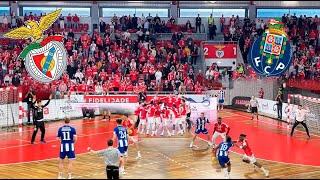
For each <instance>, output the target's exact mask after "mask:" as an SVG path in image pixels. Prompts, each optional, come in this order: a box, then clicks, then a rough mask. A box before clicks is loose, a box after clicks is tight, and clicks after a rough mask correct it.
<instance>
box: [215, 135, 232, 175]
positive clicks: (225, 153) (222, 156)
mask: <svg viewBox="0 0 320 180" xmlns="http://www.w3.org/2000/svg"><path fill="white" fill-rule="evenodd" d="M232 146H233V142H232V140H231V137H230V136H227V137H226V142H221V143H220V144H219V146H218V147H216V148H215V149H214V151H213V154H214V155H216V154H217V152H218V161H219V164H220V166H221V168H222V171H223V173H224V177H225V178H227V179H230V171H231V163H230V158H229V149H230V147H232ZM226 164H227V167H228V168H226Z"/></svg>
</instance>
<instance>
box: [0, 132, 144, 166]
mask: <svg viewBox="0 0 320 180" xmlns="http://www.w3.org/2000/svg"><path fill="white" fill-rule="evenodd" d="M112 132H113V131H112ZM106 133H107V132H106ZM142 141H143V140H140V141H138V142H137V143H141V142H142ZM29 145H31V144H29ZM130 145H133V144H129V146H130ZM104 149H106V148H104ZM100 150H103V149H100ZM100 150H95V151H100ZM88 153H90V152H84V153H78V154H76V155H82V154H88ZM53 159H59V157H55V158H49V159H42V160H35V161H27V162H17V163H7V164H0V166H5V165H11V164H25V163H33V162H41V161H49V160H53Z"/></svg>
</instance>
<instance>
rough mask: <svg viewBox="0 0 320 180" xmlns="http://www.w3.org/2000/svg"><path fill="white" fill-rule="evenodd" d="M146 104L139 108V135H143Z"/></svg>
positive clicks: (145, 120) (145, 121)
mask: <svg viewBox="0 0 320 180" xmlns="http://www.w3.org/2000/svg"><path fill="white" fill-rule="evenodd" d="M147 113H148V111H147V104H143V105H142V107H141V108H140V122H139V130H140V131H139V132H138V133H139V134H143V133H144V130H145V129H146V123H147Z"/></svg>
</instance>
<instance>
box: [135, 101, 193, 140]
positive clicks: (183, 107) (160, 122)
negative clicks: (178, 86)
mask: <svg viewBox="0 0 320 180" xmlns="http://www.w3.org/2000/svg"><path fill="white" fill-rule="evenodd" d="M190 112H191V111H190V104H189V102H188V101H186V99H185V98H183V97H178V96H177V95H169V96H166V97H164V98H161V99H160V98H158V97H157V96H155V97H154V99H152V100H151V101H150V102H148V103H145V102H142V103H140V104H139V106H138V108H137V109H136V110H135V111H134V115H135V119H137V120H138V121H137V124H138V133H139V134H141V135H144V134H145V132H146V135H149V133H150V132H151V136H156V135H158V131H159V130H160V129H162V131H161V134H160V135H161V136H163V135H164V131H165V130H166V131H167V133H168V136H171V135H175V132H176V126H177V125H179V126H178V130H177V134H181V135H183V134H184V133H185V132H186V131H187V130H190V128H191V123H190V119H189V118H190ZM170 124H172V132H171V133H170V131H169V125H170Z"/></svg>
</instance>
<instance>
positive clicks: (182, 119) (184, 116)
mask: <svg viewBox="0 0 320 180" xmlns="http://www.w3.org/2000/svg"><path fill="white" fill-rule="evenodd" d="M186 119H187V115H183V116H181V118H180V122H179V124H182V123H183V122H186Z"/></svg>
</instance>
